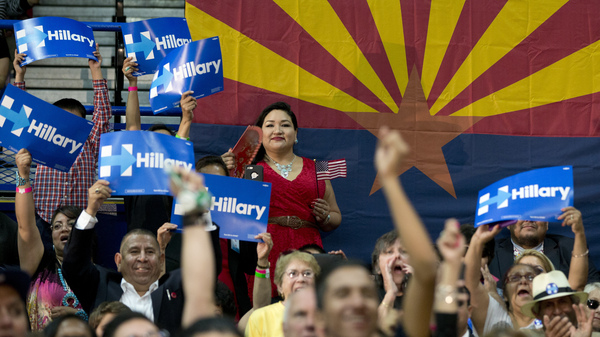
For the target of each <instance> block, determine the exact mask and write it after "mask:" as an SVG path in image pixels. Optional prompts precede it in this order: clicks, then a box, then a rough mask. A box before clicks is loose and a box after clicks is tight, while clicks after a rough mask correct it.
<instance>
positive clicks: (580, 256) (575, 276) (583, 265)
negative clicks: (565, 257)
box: [558, 207, 590, 291]
mask: <svg viewBox="0 0 600 337" xmlns="http://www.w3.org/2000/svg"><path fill="white" fill-rule="evenodd" d="M561 211H562V212H563V213H562V214H561V215H560V216H559V217H558V219H559V220H562V221H563V222H562V226H563V227H564V226H569V227H571V230H572V231H573V234H575V240H574V242H573V252H572V253H571V264H570V266H569V285H570V286H571V288H572V289H574V290H579V291H582V290H583V288H584V287H585V285H586V284H587V278H588V267H589V266H588V263H589V261H588V259H589V252H590V251H589V250H588V246H587V242H586V239H585V229H584V227H583V219H582V217H581V212H580V211H579V210H577V209H576V208H575V207H566V208H563V209H562V210H561Z"/></svg>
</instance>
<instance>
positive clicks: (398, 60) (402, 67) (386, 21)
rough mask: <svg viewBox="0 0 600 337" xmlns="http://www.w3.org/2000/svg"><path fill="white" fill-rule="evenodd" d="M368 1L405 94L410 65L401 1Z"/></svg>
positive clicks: (402, 91)
mask: <svg viewBox="0 0 600 337" xmlns="http://www.w3.org/2000/svg"><path fill="white" fill-rule="evenodd" d="M367 2H368V4H369V8H370V9H371V13H372V14H373V19H374V20H375V25H376V26H377V31H378V32H379V36H380V37H381V41H382V43H383V48H385V53H386V54H387V57H388V60H389V61H390V65H391V67H392V71H393V72H394V77H395V78H396V83H397V84H398V89H400V93H401V94H402V96H404V92H405V91H406V86H407V85H408V66H407V64H406V48H405V42H404V26H403V24H402V9H401V8H400V1H380V0H368V1H367Z"/></svg>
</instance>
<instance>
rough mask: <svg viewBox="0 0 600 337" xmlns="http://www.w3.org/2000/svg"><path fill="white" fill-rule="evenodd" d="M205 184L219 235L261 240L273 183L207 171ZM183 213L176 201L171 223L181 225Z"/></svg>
mask: <svg viewBox="0 0 600 337" xmlns="http://www.w3.org/2000/svg"><path fill="white" fill-rule="evenodd" d="M204 183H205V185H206V187H207V188H208V191H209V192H210V193H211V194H212V206H211V208H210V215H211V217H212V221H214V222H215V223H216V224H217V225H219V227H221V229H220V231H219V237H221V238H223V239H238V240H242V241H252V242H259V241H260V240H256V239H254V237H255V236H256V235H257V234H260V233H264V232H266V231H267V221H268V219H269V203H270V202H271V183H265V182H261V181H254V180H248V179H239V178H233V177H225V176H218V175H212V174H204ZM181 217H182V212H181V211H180V206H179V204H178V203H177V200H175V202H174V203H173V213H172V215H171V223H174V224H176V225H177V226H180V227H181Z"/></svg>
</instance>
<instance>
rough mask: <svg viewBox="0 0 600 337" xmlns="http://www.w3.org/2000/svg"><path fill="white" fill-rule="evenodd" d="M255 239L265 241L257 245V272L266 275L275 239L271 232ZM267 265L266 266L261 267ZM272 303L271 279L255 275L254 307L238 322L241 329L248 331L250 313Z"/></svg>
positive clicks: (261, 234) (259, 235)
mask: <svg viewBox="0 0 600 337" xmlns="http://www.w3.org/2000/svg"><path fill="white" fill-rule="evenodd" d="M254 238H255V239H262V240H263V242H259V243H258V244H257V245H256V254H257V255H258V261H257V262H256V273H258V274H260V275H266V273H267V272H268V271H269V253H270V252H271V248H273V240H272V239H271V234H269V233H260V234H258V235H257V236H255V237H254ZM259 266H262V267H266V268H261V267H259ZM269 304H271V280H270V279H269V278H266V277H255V278H254V286H253V288H252V309H250V310H249V311H248V312H247V313H246V314H244V316H243V317H242V318H240V321H239V322H238V328H239V330H240V331H246V325H247V324H248V319H249V318H250V315H252V313H253V312H254V311H255V310H256V309H259V308H262V307H266V306H267V305H269Z"/></svg>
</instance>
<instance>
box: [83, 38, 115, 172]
mask: <svg viewBox="0 0 600 337" xmlns="http://www.w3.org/2000/svg"><path fill="white" fill-rule="evenodd" d="M94 56H96V58H97V59H98V61H94V60H92V59H90V60H88V64H89V66H90V71H91V73H92V80H93V85H94V114H93V115H92V122H93V123H94V126H93V127H92V131H91V132H90V136H89V138H88V141H89V143H87V144H89V147H90V151H91V152H90V153H92V154H93V155H94V158H96V159H95V161H98V159H97V158H98V150H99V148H98V147H99V146H100V135H101V134H103V133H107V132H108V131H109V129H110V118H111V116H112V109H111V105H110V99H109V97H108V86H107V84H106V80H105V79H104V78H103V76H102V68H101V66H102V55H100V51H99V48H98V44H96V51H95V52H94Z"/></svg>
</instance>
